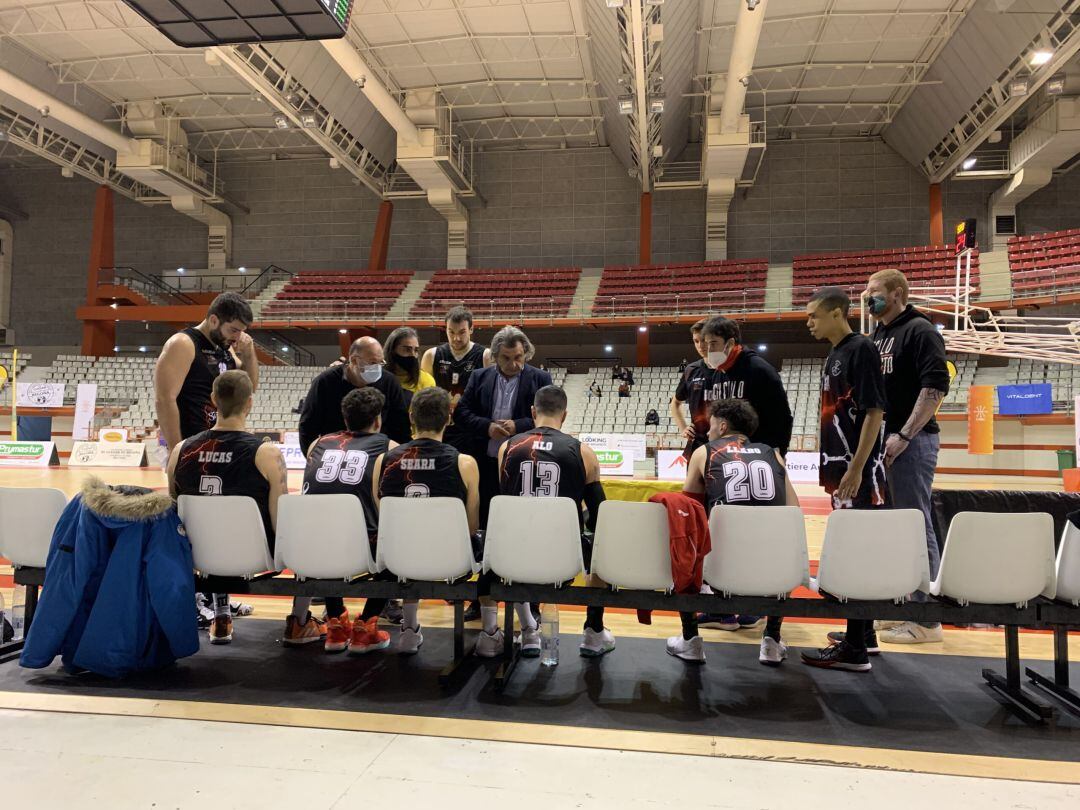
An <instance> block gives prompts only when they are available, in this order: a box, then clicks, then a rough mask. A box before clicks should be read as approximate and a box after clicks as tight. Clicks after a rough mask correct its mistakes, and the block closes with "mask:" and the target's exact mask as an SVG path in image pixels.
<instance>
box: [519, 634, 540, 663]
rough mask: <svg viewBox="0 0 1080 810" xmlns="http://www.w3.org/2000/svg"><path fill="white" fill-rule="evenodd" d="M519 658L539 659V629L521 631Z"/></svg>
mask: <svg viewBox="0 0 1080 810" xmlns="http://www.w3.org/2000/svg"><path fill="white" fill-rule="evenodd" d="M521 656H522V657H523V658H539V657H540V628H539V627H534V628H533V629H532V630H524V629H523V630H522V631H521Z"/></svg>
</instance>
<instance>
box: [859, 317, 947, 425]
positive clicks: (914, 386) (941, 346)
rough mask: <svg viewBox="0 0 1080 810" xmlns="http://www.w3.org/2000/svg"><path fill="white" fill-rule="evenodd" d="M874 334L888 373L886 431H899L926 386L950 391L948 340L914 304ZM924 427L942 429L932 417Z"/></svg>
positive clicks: (884, 367)
mask: <svg viewBox="0 0 1080 810" xmlns="http://www.w3.org/2000/svg"><path fill="white" fill-rule="evenodd" d="M871 338H872V340H873V341H874V345H875V346H877V349H878V352H879V353H880V354H881V373H882V375H883V376H884V377H885V399H886V402H887V404H886V406H885V432H886V433H899V432H900V430H901V429H902V428H903V427H904V424H905V423H906V422H907V420H908V418H909V417H910V416H911V412H912V410H914V408H915V401H916V400H917V399H918V398H919V392H920V391H921V390H922V389H924V388H933V389H934V390H936V391H941V392H942V393H945V394H947V393H949V370H948V367H947V366H946V365H945V340H944V339H943V338H942V337H941V333H940V332H938V330H937V327H935V326H934V324H932V323H931V322H930V319H929V318H927V317H926V316H925V315H923V314H922V313H921V312H919V311H918V310H917V309H915V308H914V307H913V306H911V305H910V304H908V307H907V309H905V310H904V311H903V312H901V313H900V314H899V315H898V316H897V317H896V318H895V319H894V320H893V321H892V322H891V323H889V324H888V325H886V324H883V323H880V322H879V323H878V325H877V326H876V327H875V328H874V334H873V335H872V336H871ZM923 430H924V431H926V432H927V433H937V432H939V430H940V428H939V427H938V423H937V420H936V419H934V418H933V417H930V421H929V422H927V423H926V426H925V427H924V428H923Z"/></svg>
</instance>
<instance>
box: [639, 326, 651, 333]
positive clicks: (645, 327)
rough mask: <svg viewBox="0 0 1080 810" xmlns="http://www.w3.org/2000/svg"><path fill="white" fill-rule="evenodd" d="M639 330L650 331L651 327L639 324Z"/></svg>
mask: <svg viewBox="0 0 1080 810" xmlns="http://www.w3.org/2000/svg"><path fill="white" fill-rule="evenodd" d="M637 330H638V331H639V332H648V331H649V327H647V326H646V325H645V324H642V325H641V326H639V327H638V328H637Z"/></svg>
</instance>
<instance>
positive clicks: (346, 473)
mask: <svg viewBox="0 0 1080 810" xmlns="http://www.w3.org/2000/svg"><path fill="white" fill-rule="evenodd" d="M367 463H368V454H367V453H365V452H364V451H363V450H348V451H345V450H327V451H326V452H325V453H323V460H322V466H320V467H319V469H318V470H316V471H315V480H316V481H319V482H320V483H323V484H329V483H331V482H333V481H340V482H341V483H343V484H350V485H355V484H359V483H360V482H361V481H362V480H363V479H364V470H365V469H367Z"/></svg>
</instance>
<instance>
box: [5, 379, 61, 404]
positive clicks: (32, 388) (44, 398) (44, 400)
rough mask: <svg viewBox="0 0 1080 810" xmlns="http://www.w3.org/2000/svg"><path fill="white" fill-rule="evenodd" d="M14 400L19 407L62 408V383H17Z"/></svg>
mask: <svg viewBox="0 0 1080 810" xmlns="http://www.w3.org/2000/svg"><path fill="white" fill-rule="evenodd" d="M15 401H16V402H17V403H18V405H19V407H20V408H63V407H64V384H63V383H18V384H17V385H16V386H15Z"/></svg>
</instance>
